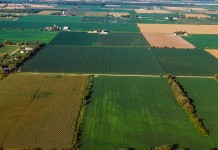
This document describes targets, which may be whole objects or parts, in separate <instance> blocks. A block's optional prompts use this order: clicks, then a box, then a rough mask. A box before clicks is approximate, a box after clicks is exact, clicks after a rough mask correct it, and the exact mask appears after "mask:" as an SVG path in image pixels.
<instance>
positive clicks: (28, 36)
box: [0, 30, 58, 43]
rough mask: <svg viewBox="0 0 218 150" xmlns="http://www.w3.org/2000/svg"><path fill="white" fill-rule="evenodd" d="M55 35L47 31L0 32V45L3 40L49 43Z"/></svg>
mask: <svg viewBox="0 0 218 150" xmlns="http://www.w3.org/2000/svg"><path fill="white" fill-rule="evenodd" d="M57 33H58V32H47V31H19V30H0V43H2V42H3V41H4V40H8V41H11V42H19V41H22V42H24V41H26V40H28V41H29V42H34V40H39V42H40V43H49V42H50V41H51V40H52V39H53V38H54V37H55V36H56V34H57Z"/></svg>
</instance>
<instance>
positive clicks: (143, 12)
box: [135, 9, 170, 14]
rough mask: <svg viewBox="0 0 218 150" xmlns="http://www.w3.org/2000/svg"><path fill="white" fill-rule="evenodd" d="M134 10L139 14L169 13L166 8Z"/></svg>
mask: <svg viewBox="0 0 218 150" xmlns="http://www.w3.org/2000/svg"><path fill="white" fill-rule="evenodd" d="M135 12H137V13H139V14H153V13H156V14H168V13H170V12H169V11H167V10H142V9H135Z"/></svg>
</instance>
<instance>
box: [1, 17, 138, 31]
mask: <svg viewBox="0 0 218 150" xmlns="http://www.w3.org/2000/svg"><path fill="white" fill-rule="evenodd" d="M54 24H56V25H57V26H60V27H63V26H69V27H70V28H71V30H72V31H90V30H110V31H112V32H139V29H138V27H137V25H136V24H132V23H128V24H120V23H87V22H86V23H84V22H63V21H61V22H54V21H50V22H34V21H19V20H17V21H15V22H14V21H13V22H12V21H0V29H34V30H39V29H44V28H45V27H47V26H52V25H54Z"/></svg>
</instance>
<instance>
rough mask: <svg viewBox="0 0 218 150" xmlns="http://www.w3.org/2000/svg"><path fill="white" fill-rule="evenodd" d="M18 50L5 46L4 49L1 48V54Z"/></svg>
mask: <svg viewBox="0 0 218 150" xmlns="http://www.w3.org/2000/svg"><path fill="white" fill-rule="evenodd" d="M16 49H18V46H3V47H0V54H2V53H11V52H13V51H15V50H16Z"/></svg>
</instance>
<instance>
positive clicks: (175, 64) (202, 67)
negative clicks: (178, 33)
mask: <svg viewBox="0 0 218 150" xmlns="http://www.w3.org/2000/svg"><path fill="white" fill-rule="evenodd" d="M152 53H153V55H154V56H155V58H156V59H157V60H158V61H159V63H160V66H161V67H162V68H163V70H164V71H165V73H172V74H174V75H188V76H192V75H199V76H201V75H202V76H206V75H208V76H213V75H214V74H215V73H217V72H218V67H217V66H218V61H217V59H216V58H214V57H213V56H211V55H210V54H208V53H207V52H205V51H204V50H189V49H181V50H180V49H170V48H164V49H158V48H156V49H152Z"/></svg>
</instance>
